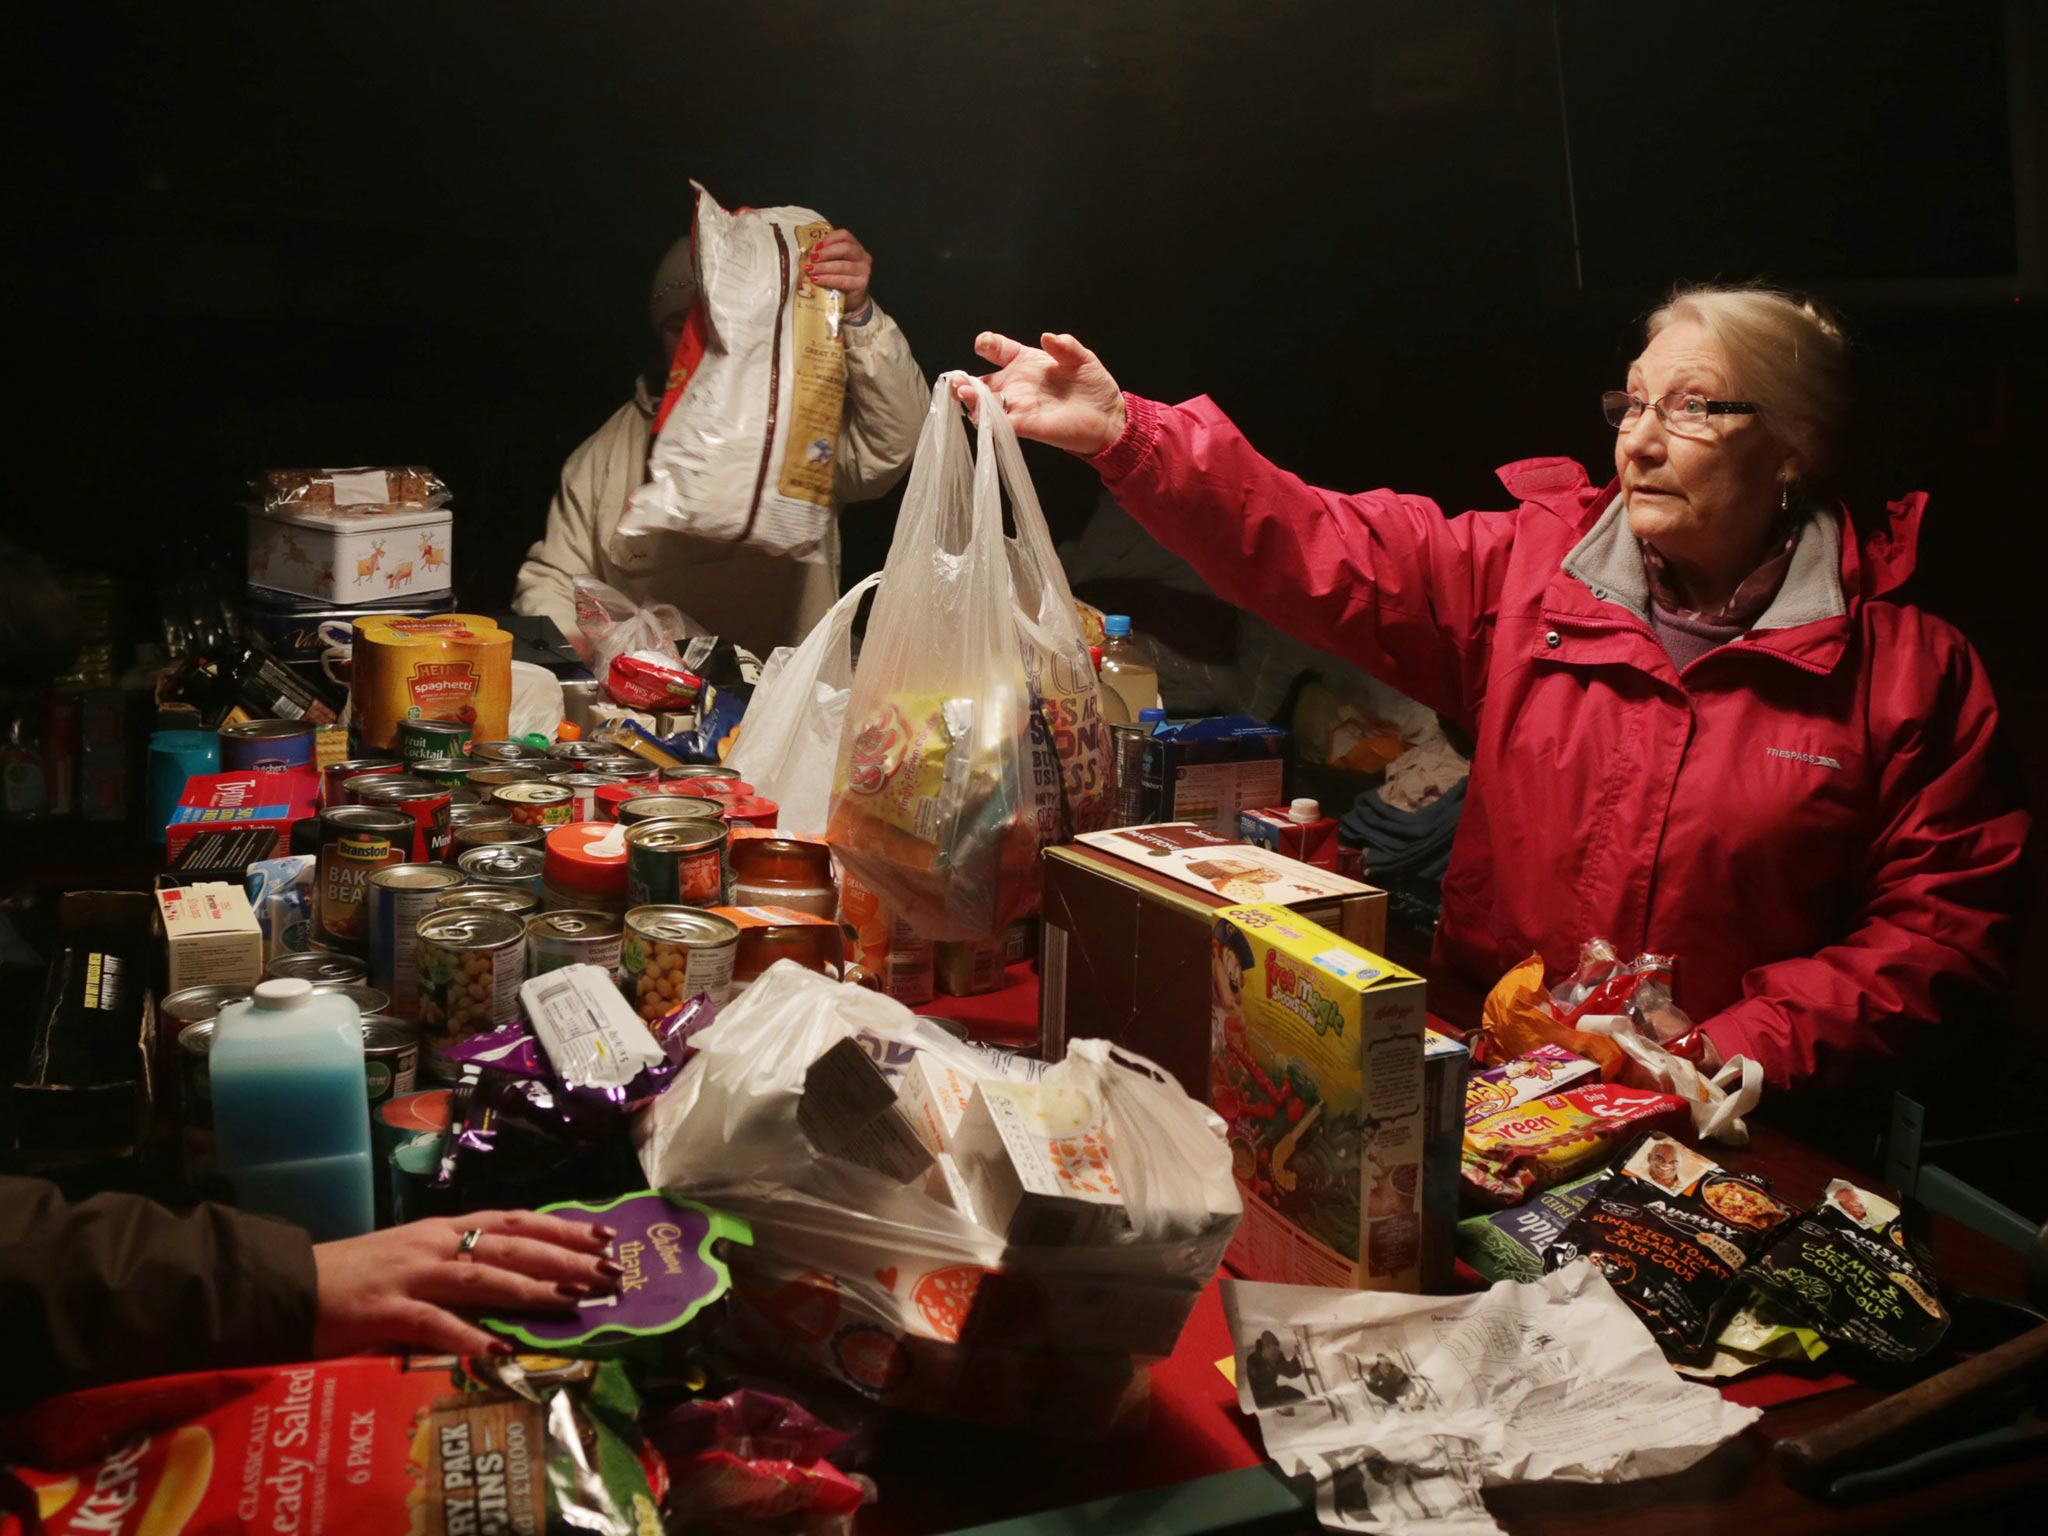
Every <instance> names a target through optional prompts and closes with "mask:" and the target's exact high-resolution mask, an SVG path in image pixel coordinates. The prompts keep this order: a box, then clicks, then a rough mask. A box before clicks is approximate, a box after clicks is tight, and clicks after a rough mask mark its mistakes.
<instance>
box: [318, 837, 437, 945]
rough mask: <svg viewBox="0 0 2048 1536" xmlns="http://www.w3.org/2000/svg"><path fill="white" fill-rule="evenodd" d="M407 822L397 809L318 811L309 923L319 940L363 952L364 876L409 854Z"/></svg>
mask: <svg viewBox="0 0 2048 1536" xmlns="http://www.w3.org/2000/svg"><path fill="white" fill-rule="evenodd" d="M414 832H415V827H414V825H413V820H412V818H411V817H410V816H407V815H406V814H405V813H404V812H402V811H394V810H386V809H384V808H383V807H381V806H374V805H344V806H338V807H336V808H335V809H334V810H331V811H322V812H321V813H320V853H319V857H318V861H317V863H316V865H315V869H314V886H313V890H314V902H313V913H314V921H315V923H316V924H317V926H318V928H319V933H320V941H321V942H322V943H323V944H328V945H332V946H333V947H334V948H336V949H343V950H347V951H348V952H349V953H350V954H354V955H361V954H363V953H364V952H365V951H367V950H368V948H369V938H370V914H369V910H368V908H367V907H366V906H365V905H364V902H363V892H364V891H365V890H366V889H367V888H368V886H369V883H370V876H371V875H373V874H375V873H376V872H377V871H378V870H380V869H382V868H384V867H385V866H386V865H387V864H403V863H406V862H407V861H408V859H409V858H410V857H411V854H412V846H413V835H414Z"/></svg>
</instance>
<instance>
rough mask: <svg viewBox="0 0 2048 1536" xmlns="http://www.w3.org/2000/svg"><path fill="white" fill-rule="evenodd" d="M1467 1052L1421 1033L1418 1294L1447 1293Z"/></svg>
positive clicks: (1433, 1034) (1455, 1224) (1455, 1231)
mask: <svg viewBox="0 0 2048 1536" xmlns="http://www.w3.org/2000/svg"><path fill="white" fill-rule="evenodd" d="M1471 1069H1472V1052H1471V1051H1470V1050H1468V1049H1467V1048H1466V1047H1465V1046H1464V1045H1463V1044H1462V1043H1461V1042H1459V1041H1456V1040H1453V1039H1452V1038H1451V1037H1450V1036H1449V1035H1442V1034H1438V1033H1437V1032H1436V1031H1435V1030H1433V1029H1425V1030H1424V1031H1423V1032H1422V1078H1423V1082H1422V1106H1423V1107H1422V1290H1423V1294H1424V1295H1428V1296H1434V1295H1438V1294H1441V1293H1442V1292H1445V1291H1448V1290H1449V1289H1450V1288H1451V1267H1452V1264H1453V1262H1454V1260H1455V1259H1456V1257H1457V1241H1458V1159H1459V1156H1460V1155H1461V1154H1462V1153H1463V1151H1464V1149H1465V1088H1466V1080H1467V1077H1468V1075H1469V1073H1470V1072H1471Z"/></svg>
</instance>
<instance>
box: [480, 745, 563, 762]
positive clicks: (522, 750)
mask: <svg viewBox="0 0 2048 1536" xmlns="http://www.w3.org/2000/svg"><path fill="white" fill-rule="evenodd" d="M469 755H470V758H471V760H472V761H474V762H479V763H530V762H534V761H537V760H538V759H540V758H544V757H546V756H547V755H548V754H547V749H546V748H545V747H530V746H528V745H527V744H526V743H525V742H523V741H473V742H471V743H470V745H469Z"/></svg>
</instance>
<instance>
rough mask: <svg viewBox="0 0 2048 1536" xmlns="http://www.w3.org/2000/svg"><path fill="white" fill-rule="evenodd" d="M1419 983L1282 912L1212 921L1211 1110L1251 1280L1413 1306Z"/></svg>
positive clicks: (1227, 910)
mask: <svg viewBox="0 0 2048 1536" xmlns="http://www.w3.org/2000/svg"><path fill="white" fill-rule="evenodd" d="M1423 1016H1424V1005H1423V983H1422V979H1421V978H1420V977H1419V976H1416V975H1414V974H1413V973H1412V972H1409V971H1404V970H1402V969H1401V967H1399V966H1397V965H1395V964H1393V963H1392V962H1391V961H1388V960H1382V959H1381V958H1380V957H1379V956H1377V955H1375V954H1373V953H1371V952H1370V951H1368V950H1365V949H1361V948H1360V947H1359V946H1357V945H1356V944H1352V943H1350V942H1348V941H1347V940H1345V939H1342V938H1340V937H1338V935H1336V934H1334V933H1332V932H1330V931H1329V930H1328V929H1326V928H1319V927H1317V926H1316V925H1315V924H1314V923H1310V922H1305V921H1304V920H1303V919H1302V918H1301V917H1299V916H1298V915H1297V914H1295V913H1293V912H1291V911H1289V910H1288V909H1287V908H1285V907H1281V906H1274V905H1258V906H1244V907H1224V908H1221V909H1219V910H1218V911H1217V913H1216V921H1215V926H1214V928H1213V930H1212V946H1211V955H1210V1011H1209V1024H1210V1031H1209V1033H1210V1045H1211V1079H1212V1080H1211V1084H1210V1089H1211V1094H1210V1103H1211V1105H1212V1107H1213V1108H1214V1109H1215V1111H1216V1113H1217V1114H1219V1115H1221V1116H1222V1117H1223V1120H1224V1123H1225V1125H1226V1126H1227V1127H1228V1130H1229V1136H1230V1157H1231V1171H1232V1173H1233V1174H1234V1175H1235V1177H1236V1179H1237V1183H1238V1190H1239V1193H1240V1194H1241V1195H1242V1196H1243V1197H1244V1219H1243V1220H1242V1221H1241V1222H1240V1223H1239V1224H1238V1228H1237V1233H1236V1236H1235V1237H1234V1239H1233V1240H1232V1242H1231V1244H1230V1249H1229V1252H1228V1254H1227V1256H1226V1262H1228V1263H1229V1265H1230V1267H1231V1268H1232V1269H1233V1270H1235V1271H1236V1272H1237V1273H1238V1274H1240V1275H1243V1276H1245V1277H1246V1278H1247V1279H1252V1280H1273V1281H1280V1282H1283V1283H1288V1284H1295V1285H1341V1286H1355V1287H1358V1288H1360V1289H1364V1290H1381V1291H1414V1290H1415V1289H1417V1287H1418V1286H1419V1284H1420V1283H1421V1277H1422V1265H1423V1247H1424V1181H1423V1164H1424V1160H1425V1159H1424V1151H1425V1145H1426V1122H1425V1114H1424V1104H1425V1091H1424V1068H1423V1049H1424V1034H1425V1030H1424V1026H1423Z"/></svg>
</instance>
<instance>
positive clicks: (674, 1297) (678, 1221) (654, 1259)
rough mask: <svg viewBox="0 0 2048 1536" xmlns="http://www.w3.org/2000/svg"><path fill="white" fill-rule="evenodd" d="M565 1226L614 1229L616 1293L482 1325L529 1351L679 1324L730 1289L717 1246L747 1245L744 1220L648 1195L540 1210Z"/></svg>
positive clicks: (615, 1339) (617, 1339) (749, 1234)
mask: <svg viewBox="0 0 2048 1536" xmlns="http://www.w3.org/2000/svg"><path fill="white" fill-rule="evenodd" d="M542 1211H543V1213H544V1214H546V1215H549V1216H557V1217H560V1218H561V1219H562V1220H564V1221H580V1222H584V1223H587V1224H589V1225H592V1226H606V1227H611V1228H614V1229H615V1230H616V1231H617V1232H618V1236H617V1237H616V1238H615V1239H613V1241H612V1244H611V1248H610V1250H609V1251H610V1254H611V1257H612V1259H613V1260H614V1261H616V1262H617V1263H618V1265H619V1266H620V1267H621V1268H622V1269H624V1270H625V1272H626V1274H625V1278H624V1279H623V1280H622V1281H621V1282H620V1284H619V1293H618V1295H617V1296H599V1297H592V1298H591V1299H590V1300H588V1301H585V1302H583V1303H581V1304H580V1305H579V1306H578V1307H577V1309H576V1310H575V1311H574V1312H573V1313H567V1314H564V1315H562V1316H551V1315H542V1314H535V1315H527V1316H513V1317H502V1318H498V1317H493V1318H486V1319H485V1320H484V1326H486V1327H488V1328H495V1329H496V1330H497V1331H498V1332H500V1333H505V1334H510V1335H511V1336H512V1337H514V1338H516V1339H519V1340H521V1341H522V1342H524V1343H526V1344H529V1345H531V1346H533V1347H534V1348H536V1349H548V1350H554V1349H564V1348H569V1347H572V1346H576V1345H603V1344H609V1343H621V1342H624V1341H625V1340H628V1339H635V1338H647V1337H650V1336H652V1335H655V1334H662V1333H669V1332H672V1331H673V1330H675V1329H677V1328H680V1327H682V1326H683V1325H684V1324H685V1323H687V1322H688V1321H689V1320H690V1319H691V1318H693V1317H695V1316H696V1315H697V1314H698V1313H699V1312H700V1311H702V1310H703V1309H704V1308H705V1307H707V1306H709V1305H710V1304H711V1303H712V1302H714V1301H716V1300H717V1299H718V1298H719V1297H721V1296H723V1295H724V1294H725V1293H726V1291H727V1290H729V1289H730V1288H731V1285H732V1277H731V1275H730V1274H729V1273H728V1272H727V1270H726V1267H725V1261H724V1260H723V1259H721V1258H719V1256H718V1254H717V1253H716V1252H715V1245H716V1244H717V1243H719V1242H720V1241H727V1242H736V1243H745V1244H748V1245H750V1246H751V1245H752V1243H753V1241H754V1235H753V1231H752V1229H751V1228H749V1227H748V1226H747V1224H746V1223H745V1222H744V1221H741V1220H739V1219H738V1218H737V1217H734V1216H727V1215H725V1214H723V1213H722V1212H719V1211H713V1210H707V1209H706V1208H705V1207H703V1206H701V1205H698V1204H696V1203H695V1202H694V1201H687V1200H681V1201H678V1200H670V1199H669V1198H668V1197H667V1196H665V1195H662V1194H660V1193H659V1192H657V1191H655V1190H646V1191H643V1192H642V1193H640V1194H636V1195H622V1196H620V1197H619V1198H618V1199H617V1200H613V1201H610V1202H608V1203H606V1204H603V1205H585V1204H582V1203H581V1202H578V1201H569V1202H567V1203H564V1204H561V1205H550V1206H544V1207H542Z"/></svg>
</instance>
